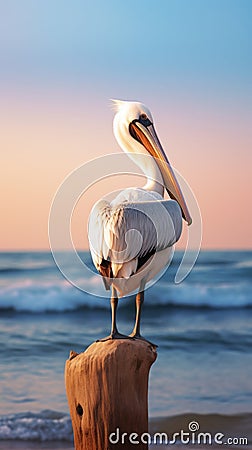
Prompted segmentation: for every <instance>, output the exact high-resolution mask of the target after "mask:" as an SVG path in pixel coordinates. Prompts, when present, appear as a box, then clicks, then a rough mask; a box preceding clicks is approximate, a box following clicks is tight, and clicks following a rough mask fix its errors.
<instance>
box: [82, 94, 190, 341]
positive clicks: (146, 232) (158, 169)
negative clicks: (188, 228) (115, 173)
mask: <svg viewBox="0 0 252 450" xmlns="http://www.w3.org/2000/svg"><path fill="white" fill-rule="evenodd" d="M113 102H114V106H115V111H116V114H115V117H114V121H113V131H114V135H115V138H116V140H117V142H118V144H119V146H120V147H121V148H122V150H123V151H124V152H126V153H127V154H128V156H129V157H130V158H131V159H132V160H133V161H134V162H135V163H136V164H137V165H138V166H139V167H140V168H141V170H142V171H143V173H144V174H145V176H146V178H147V181H146V184H145V185H144V187H143V188H139V187H133V188H127V189H125V190H123V191H121V192H120V193H119V195H117V196H116V198H114V199H113V200H112V201H111V202H108V201H107V200H105V199H101V200H99V201H98V202H97V203H96V204H95V205H94V206H93V208H92V210H91V213H90V216H89V225H88V237H89V245H90V251H91V255H92V259H93V262H94V265H95V267H96V269H97V270H98V271H99V273H100V274H101V275H102V277H103V281H104V285H105V288H106V289H107V290H109V289H111V301H110V303H111V333H110V335H109V336H107V337H106V338H104V339H100V341H106V340H108V339H125V338H126V339H143V340H146V339H145V338H143V337H142V335H141V332H140V320H141V309H142V305H143V302H144V289H145V286H146V283H147V282H148V281H150V280H152V279H153V278H154V277H155V276H156V275H157V274H158V273H159V272H160V271H162V270H163V269H164V268H165V267H166V266H167V265H168V264H169V262H170V260H171V257H172V254H173V246H174V244H175V242H177V241H178V239H179V237H180V235H181V230H182V219H184V220H185V221H186V222H187V224H188V225H190V224H191V223H192V219H191V216H190V213H189V210H188V208H187V205H186V202H185V199H184V197H183V194H182V191H181V189H180V186H179V184H178V181H177V179H176V177H175V174H174V172H173V169H172V167H171V165H170V163H169V161H168V159H167V157H166V155H165V152H164V150H163V148H162V145H161V143H160V141H159V139H158V136H157V134H156V131H155V128H154V125H153V118H152V115H151V112H150V111H149V109H148V108H147V107H146V106H145V105H144V104H142V103H139V102H135V101H134V102H132V101H121V100H114V101H113ZM164 188H165V189H166V191H167V193H168V195H169V197H170V199H169V200H164ZM133 291H137V295H136V316H135V325H134V328H133V331H132V333H131V334H130V335H129V336H125V335H123V334H121V333H119V331H118V329H117V324H116V312H117V305H118V298H120V297H124V296H125V295H128V294H129V293H131V292H133ZM147 342H149V341H147Z"/></svg>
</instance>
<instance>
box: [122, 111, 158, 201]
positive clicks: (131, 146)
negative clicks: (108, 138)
mask: <svg viewBox="0 0 252 450" xmlns="http://www.w3.org/2000/svg"><path fill="white" fill-rule="evenodd" d="M114 134H115V137H116V140H117V142H118V144H119V145H120V147H121V148H122V150H123V151H124V152H125V153H127V155H128V156H129V158H130V159H132V160H133V161H134V163H135V164H136V165H137V166H138V167H140V169H141V170H142V171H143V173H144V174H145V176H146V178H147V182H146V184H145V185H144V187H143V189H146V190H147V191H154V192H157V193H158V194H160V195H161V196H162V197H163V196H164V186H163V177H162V174H161V172H160V170H159V168H158V165H157V163H156V161H155V159H154V158H153V157H152V156H151V155H150V154H149V153H148V151H147V150H146V149H145V148H144V146H143V145H142V144H140V143H139V142H137V141H135V140H134V138H132V137H131V136H129V133H128V130H127V129H126V128H125V127H124V126H123V125H122V124H121V123H120V122H119V121H118V120H117V116H115V119H114Z"/></svg>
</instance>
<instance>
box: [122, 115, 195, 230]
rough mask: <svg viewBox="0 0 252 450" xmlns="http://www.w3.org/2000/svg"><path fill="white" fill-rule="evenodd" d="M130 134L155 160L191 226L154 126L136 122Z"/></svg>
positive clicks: (168, 189) (132, 123)
mask: <svg viewBox="0 0 252 450" xmlns="http://www.w3.org/2000/svg"><path fill="white" fill-rule="evenodd" d="M130 133H131V135H132V136H133V137H134V138H135V139H137V140H138V141H139V142H140V143H141V144H142V145H143V146H144V147H145V148H146V150H147V151H148V152H149V153H150V155H151V156H153V157H154V158H155V160H156V162H157V164H158V166H159V169H160V171H161V174H162V177H163V181H164V185H165V188H166V190H167V192H168V194H169V196H170V197H171V198H172V199H174V200H176V201H177V202H178V204H179V205H180V208H181V211H182V216H183V218H184V219H185V220H186V222H187V223H188V225H191V223H192V218H191V216H190V213H189V210H188V208H187V205H186V202H185V199H184V196H183V194H182V191H181V189H180V186H179V184H178V181H177V179H176V177H175V174H174V172H173V170H172V167H171V165H170V163H169V161H168V159H167V157H166V155H165V152H164V150H163V148H162V145H161V143H160V141H159V139H158V136H157V133H156V131H155V128H154V126H153V124H151V123H150V124H149V125H148V126H145V125H143V124H142V123H141V122H140V121H138V120H134V121H133V122H131V124H130Z"/></svg>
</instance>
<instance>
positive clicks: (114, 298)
mask: <svg viewBox="0 0 252 450" xmlns="http://www.w3.org/2000/svg"><path fill="white" fill-rule="evenodd" d="M110 305H111V333H110V335H109V336H107V337H105V338H103V339H98V341H97V342H105V341H108V340H110V339H131V337H130V336H126V335H125V334H121V333H119V332H118V329H117V326H116V311H117V305H118V297H117V292H116V289H115V288H114V286H112V294H111V299H110Z"/></svg>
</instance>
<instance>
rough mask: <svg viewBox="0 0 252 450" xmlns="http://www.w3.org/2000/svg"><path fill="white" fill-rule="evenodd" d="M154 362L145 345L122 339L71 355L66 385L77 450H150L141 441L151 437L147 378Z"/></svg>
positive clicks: (93, 346)
mask: <svg viewBox="0 0 252 450" xmlns="http://www.w3.org/2000/svg"><path fill="white" fill-rule="evenodd" d="M156 357H157V353H156V349H155V347H153V346H151V345H150V344H148V343H147V342H145V341H142V340H123V339H119V340H108V341H106V342H95V343H93V344H92V345H90V347H88V348H87V350H86V351H85V352H84V353H80V354H77V353H75V352H71V353H70V357H69V359H68V360H67V361H66V367H65V382H66V392H67V398H68V404H69V409H70V414H71V419H72V424H73V432H74V443H75V449H76V450H112V449H114V450H118V449H125V450H131V449H136V448H137V449H139V450H140V449H141V450H146V449H148V444H147V443H143V442H142V441H141V436H142V434H143V433H147V432H148V378H149V371H150V367H151V365H152V364H153V363H154V361H155V359H156ZM111 433H112V434H111ZM123 433H124V435H123ZM132 433H135V434H132ZM143 440H144V441H145V442H148V436H147V435H145V437H144V439H143ZM136 441H139V444H136Z"/></svg>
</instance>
